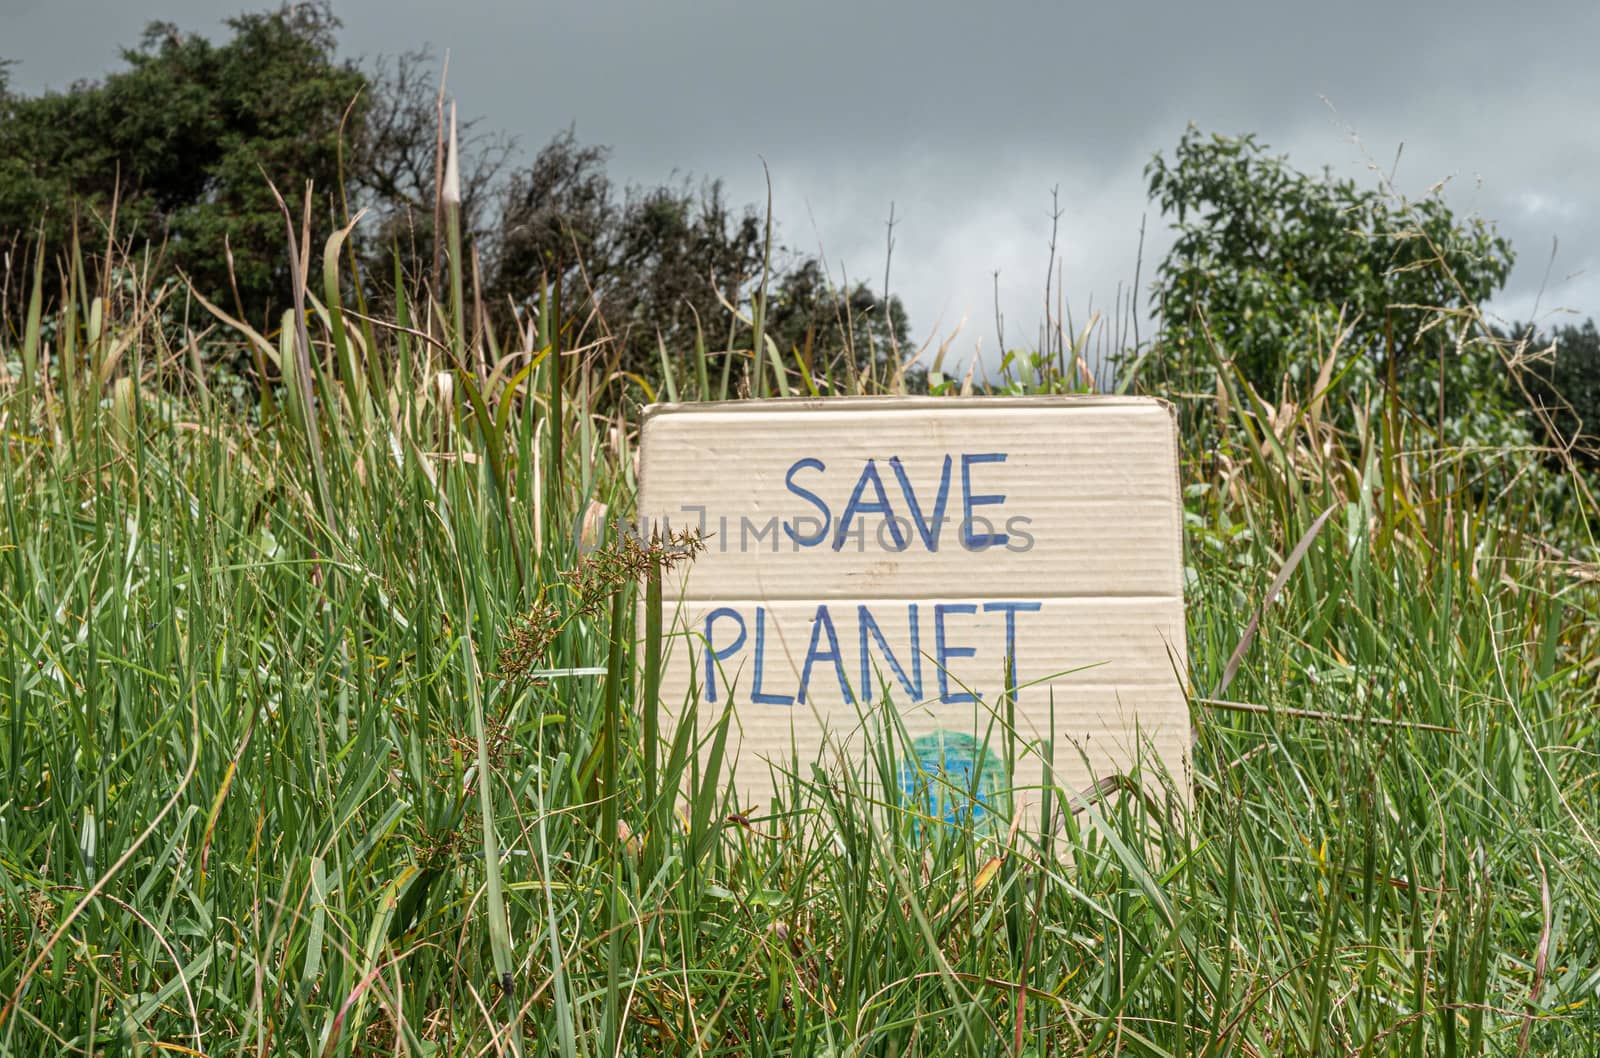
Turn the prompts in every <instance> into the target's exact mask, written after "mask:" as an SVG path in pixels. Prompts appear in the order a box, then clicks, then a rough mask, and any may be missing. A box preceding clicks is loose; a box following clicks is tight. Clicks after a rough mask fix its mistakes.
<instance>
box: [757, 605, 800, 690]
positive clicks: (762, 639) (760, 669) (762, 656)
mask: <svg viewBox="0 0 1600 1058" xmlns="http://www.w3.org/2000/svg"><path fill="white" fill-rule="evenodd" d="M766 652H767V610H766V607H764V606H757V607H756V673H755V677H754V679H753V680H752V681H751V684H750V700H751V701H752V702H755V703H756V704H757V705H793V704H794V696H793V695H789V694H767V693H766V692H764V691H762V689H761V680H762V676H763V674H764V670H765V669H766Z"/></svg>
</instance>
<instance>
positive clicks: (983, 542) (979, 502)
mask: <svg viewBox="0 0 1600 1058" xmlns="http://www.w3.org/2000/svg"><path fill="white" fill-rule="evenodd" d="M1005 461H1006V454H1005V453H1004V452H977V453H966V452H963V453H962V455H961V543H962V546H964V547H965V548H966V549H967V550H968V551H983V550H986V549H987V548H991V547H999V546H1001V545H1003V544H1004V543H1005V542H1006V541H1007V540H1009V539H1010V537H1008V536H1006V534H1005V533H974V532H973V531H972V509H973V508H974V507H990V506H995V505H998V504H1001V503H1004V502H1006V498H1005V495H1004V494H1003V493H997V494H992V495H987V496H974V495H973V494H972V468H973V466H974V465H976V464H978V463H1004V462H1005Z"/></svg>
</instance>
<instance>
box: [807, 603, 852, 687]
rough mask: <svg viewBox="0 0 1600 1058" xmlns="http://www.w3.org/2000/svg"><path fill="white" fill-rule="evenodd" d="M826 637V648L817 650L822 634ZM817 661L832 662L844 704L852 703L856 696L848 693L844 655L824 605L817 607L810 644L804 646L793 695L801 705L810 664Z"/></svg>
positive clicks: (808, 678) (812, 621)
mask: <svg viewBox="0 0 1600 1058" xmlns="http://www.w3.org/2000/svg"><path fill="white" fill-rule="evenodd" d="M824 634H826V635H827V637H828V649H827V650H818V649H817V647H818V646H820V645H821V640H822V637H823V635H824ZM819 661H831V662H833V671H834V674H835V675H836V676H838V677H839V693H840V694H841V695H843V696H844V700H845V704H847V705H854V704H855V703H856V696H855V695H853V694H851V693H850V683H849V681H848V680H846V679H845V675H844V656H843V655H842V654H840V653H839V637H838V636H837V635H836V634H835V633H834V630H833V618H832V617H830V616H829V615H828V607H827V606H826V605H822V606H818V607H817V615H816V617H814V618H812V620H811V645H810V646H809V647H807V648H806V663H805V665H804V666H803V667H802V668H801V669H800V691H799V693H798V694H796V695H795V701H796V702H798V703H799V704H801V705H804V704H805V703H806V688H807V687H809V686H811V666H813V665H815V664H816V663H817V662H819Z"/></svg>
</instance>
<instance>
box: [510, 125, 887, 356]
mask: <svg viewBox="0 0 1600 1058" xmlns="http://www.w3.org/2000/svg"><path fill="white" fill-rule="evenodd" d="M607 157H608V152H607V150H606V148H604V147H596V146H586V145H583V144H581V143H580V142H579V141H578V139H577V137H576V135H575V133H574V132H573V131H572V130H571V129H568V130H567V131H565V132H563V133H561V134H559V135H557V136H556V137H555V138H554V139H552V140H551V141H550V143H548V144H547V145H546V146H545V147H544V149H543V150H541V151H540V152H539V154H538V155H537V156H536V157H535V158H534V160H533V162H532V164H531V165H529V166H528V167H527V168H526V169H524V170H523V171H521V172H519V173H516V174H515V175H513V177H512V178H511V179H510V181H509V182H508V183H507V184H506V185H505V191H504V194H503V198H502V200H501V206H500V209H499V211H498V215H497V224H498V229H497V231H496V232H495V233H493V234H491V235H490V236H489V238H488V240H487V243H488V245H489V247H490V248H491V250H492V258H493V268H492V273H493V281H492V283H491V285H490V292H491V295H492V300H493V301H494V302H496V303H499V304H511V305H525V304H528V303H531V302H532V301H533V300H534V299H535V298H536V297H537V295H538V292H539V288H540V284H541V283H543V282H554V281H556V280H557V279H558V278H559V280H560V282H561V285H562V289H563V291H564V299H565V301H564V303H565V309H566V311H565V312H564V315H565V316H567V317H569V319H572V320H574V321H575V322H576V323H577V324H578V326H579V331H578V332H577V333H581V334H582V335H584V336H586V337H588V338H593V337H597V336H598V335H597V333H596V331H595V329H594V327H592V326H590V324H592V323H594V321H597V320H600V319H603V320H604V325H605V328H606V330H607V331H608V332H609V334H610V336H611V338H612V339H613V344H612V345H611V347H610V349H609V355H610V356H611V357H613V358H614V360H613V363H614V364H615V366H617V367H619V368H620V369H621V370H624V371H629V372H634V373H637V374H639V375H641V376H644V377H646V378H654V377H655V376H656V375H658V374H659V364H660V357H661V349H662V348H665V350H666V352H667V355H668V356H669V357H672V358H679V357H683V356H686V355H687V354H688V353H689V351H690V350H692V349H693V348H694V347H695V343H696V342H697V341H703V342H704V343H705V345H706V347H707V349H708V350H710V351H713V352H715V351H717V350H720V349H721V348H722V347H723V346H724V345H725V344H726V342H727V339H728V334H729V320H730V317H729V313H728V309H727V306H730V305H731V306H734V307H736V308H737V309H738V310H739V312H740V314H741V315H742V316H743V317H744V318H745V319H747V320H748V319H750V318H751V315H752V313H751V306H752V301H753V299H754V298H755V297H756V296H758V290H759V285H760V279H761V274H762V269H763V267H764V266H768V265H769V264H770V268H771V274H770V276H769V278H768V287H767V305H768V309H767V314H766V323H765V328H764V329H765V331H766V333H767V334H768V335H769V336H770V337H771V338H772V340H773V341H774V342H775V343H776V344H777V345H778V347H779V349H780V351H781V352H782V353H783V354H784V355H786V356H787V355H789V354H791V353H799V354H800V355H801V356H802V357H804V358H806V359H808V361H809V362H811V363H813V364H815V365H819V366H820V365H825V364H834V363H837V362H838V361H839V360H840V359H841V358H844V359H845V360H847V361H853V362H855V363H857V365H858V366H860V365H861V364H864V363H865V362H866V358H870V357H872V356H874V355H875V356H877V357H879V358H883V357H886V356H887V355H888V352H889V350H890V348H891V347H892V346H893V345H895V344H896V343H898V345H899V346H900V347H901V348H903V347H904V346H905V344H906V339H907V323H906V316H905V311H904V309H903V308H902V307H901V306H900V304H899V302H898V301H894V302H891V304H890V306H889V309H888V310H885V309H884V308H882V307H881V306H880V305H879V304H878V301H879V299H878V298H877V297H876V295H874V294H873V292H872V291H871V290H870V289H869V288H868V287H867V286H866V285H865V284H857V285H856V286H854V287H853V288H851V290H850V291H848V293H846V292H841V291H837V290H835V289H834V288H833V287H831V286H830V284H829V282H828V279H827V275H826V273H825V272H824V271H823V268H822V266H821V264H820V263H819V262H818V261H817V260H816V259H815V258H813V257H809V256H805V255H799V254H795V253H792V252H789V251H786V250H784V249H783V248H782V247H781V246H780V247H775V248H774V251H773V254H772V256H771V259H770V262H769V261H768V259H767V256H766V252H765V250H766V246H765V243H766V226H765V223H764V221H763V218H762V217H761V216H760V215H759V214H758V213H757V212H756V210H755V209H754V208H753V207H745V208H743V209H739V208H737V207H735V206H733V205H731V204H730V203H729V202H728V200H727V197H726V195H725V194H724V192H723V189H722V185H721V183H720V182H717V181H705V182H700V183H695V182H692V181H689V180H675V181H670V182H668V183H664V184H661V185H658V186H654V187H631V188H626V189H619V188H617V187H616V185H615V184H613V182H612V181H611V178H610V177H609V175H608V174H607V172H606V160H607ZM591 310H596V311H594V312H593V314H592V316H591ZM595 326H597V324H595ZM891 329H892V340H891ZM742 341H744V342H748V341H749V335H748V333H745V334H743V336H742Z"/></svg>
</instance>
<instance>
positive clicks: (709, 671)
mask: <svg viewBox="0 0 1600 1058" xmlns="http://www.w3.org/2000/svg"><path fill="white" fill-rule="evenodd" d="M719 617H731V618H733V620H735V621H737V622H738V623H739V638H738V639H735V640H734V641H733V642H732V643H731V644H729V645H728V646H725V647H723V648H722V649H721V650H718V649H717V648H716V646H715V645H714V644H715V643H716V639H714V638H713V637H712V634H711V626H712V625H714V624H715V623H716V621H717V618H719ZM744 640H745V634H744V618H743V617H740V616H739V611H738V610H735V609H733V608H731V607H728V606H719V607H717V608H716V609H715V610H712V611H711V612H710V613H708V614H706V701H708V702H714V701H716V700H717V663H718V662H720V661H727V660H728V659H729V658H731V657H733V655H734V654H735V653H737V652H738V650H739V648H740V647H742V646H744Z"/></svg>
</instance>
